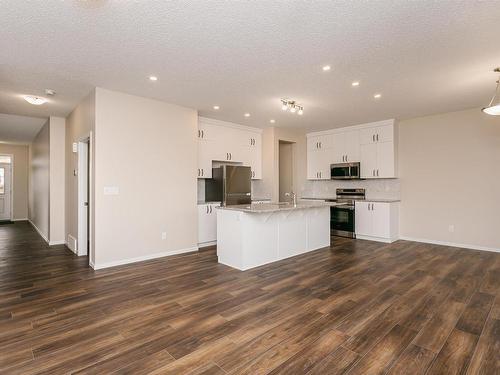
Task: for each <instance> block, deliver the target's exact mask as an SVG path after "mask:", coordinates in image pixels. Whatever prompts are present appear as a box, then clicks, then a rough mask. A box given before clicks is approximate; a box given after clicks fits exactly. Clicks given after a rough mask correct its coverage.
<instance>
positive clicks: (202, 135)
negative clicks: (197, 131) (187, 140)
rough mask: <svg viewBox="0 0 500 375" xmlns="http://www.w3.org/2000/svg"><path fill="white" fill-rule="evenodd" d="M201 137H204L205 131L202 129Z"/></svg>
mask: <svg viewBox="0 0 500 375" xmlns="http://www.w3.org/2000/svg"><path fill="white" fill-rule="evenodd" d="M201 138H205V131H204V130H202V131H201Z"/></svg>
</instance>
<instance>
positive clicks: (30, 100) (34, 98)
mask: <svg viewBox="0 0 500 375" xmlns="http://www.w3.org/2000/svg"><path fill="white" fill-rule="evenodd" d="M24 100H26V101H27V102H28V103H30V104H33V105H42V104H45V103H47V102H48V100H47V99H45V98H41V97H39V96H32V95H26V96H24Z"/></svg>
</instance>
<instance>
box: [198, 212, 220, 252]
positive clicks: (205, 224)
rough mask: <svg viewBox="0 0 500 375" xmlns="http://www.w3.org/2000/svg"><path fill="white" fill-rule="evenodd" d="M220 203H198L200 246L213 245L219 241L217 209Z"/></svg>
mask: <svg viewBox="0 0 500 375" xmlns="http://www.w3.org/2000/svg"><path fill="white" fill-rule="evenodd" d="M217 206H220V203H207V204H199V205H198V246H200V247H203V246H209V245H213V244H214V243H215V242H216V241H217V209H216V207H217Z"/></svg>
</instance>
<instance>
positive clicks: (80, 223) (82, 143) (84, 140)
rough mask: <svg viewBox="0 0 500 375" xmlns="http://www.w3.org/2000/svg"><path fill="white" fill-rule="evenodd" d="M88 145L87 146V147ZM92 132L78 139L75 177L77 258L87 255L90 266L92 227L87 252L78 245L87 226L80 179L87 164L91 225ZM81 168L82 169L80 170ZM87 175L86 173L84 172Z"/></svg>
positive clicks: (88, 237) (89, 232) (92, 262)
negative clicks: (85, 148) (83, 152)
mask: <svg viewBox="0 0 500 375" xmlns="http://www.w3.org/2000/svg"><path fill="white" fill-rule="evenodd" d="M87 144H88V146H87ZM92 146H93V145H92V132H89V133H88V134H86V135H84V136H82V137H80V138H79V139H78V140H77V159H78V160H77V163H78V164H77V168H78V169H77V171H78V172H77V177H78V182H77V208H78V209H77V211H78V217H77V228H78V233H77V255H78V256H83V255H88V257H89V263H90V264H91V265H92V264H94V259H93V258H94V257H93V255H92V236H93V233H92V225H91V224H90V225H89V226H88V230H87V240H88V250H87V251H85V252H84V251H82V250H81V249H82V247H81V246H80V244H81V243H82V242H83V241H82V236H83V229H84V225H87V223H86V222H84V220H83V218H84V210H83V202H84V201H85V197H83V196H82V184H83V179H82V173H81V171H82V170H83V168H84V167H85V166H86V165H87V163H88V169H87V170H88V176H87V179H88V182H87V184H88V192H87V194H88V199H89V200H88V202H89V206H88V207H89V208H88V221H89V223H91V218H92V214H93V201H92V184H93V181H92V173H93V168H92V164H93V147H92ZM83 147H87V158H86V160H83V158H82V157H81V155H82V152H81V150H82V148H83ZM82 167H83V168H82ZM85 173H87V172H85Z"/></svg>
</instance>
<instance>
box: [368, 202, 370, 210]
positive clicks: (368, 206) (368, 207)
mask: <svg viewBox="0 0 500 375" xmlns="http://www.w3.org/2000/svg"><path fill="white" fill-rule="evenodd" d="M368 211H370V203H368Z"/></svg>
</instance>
